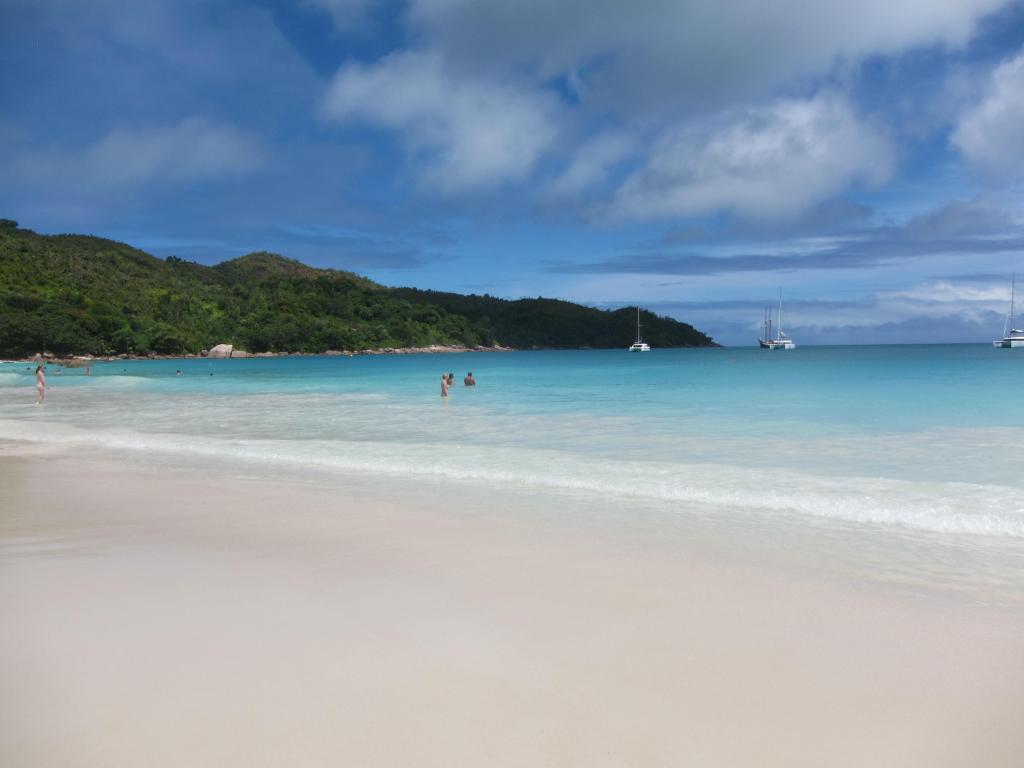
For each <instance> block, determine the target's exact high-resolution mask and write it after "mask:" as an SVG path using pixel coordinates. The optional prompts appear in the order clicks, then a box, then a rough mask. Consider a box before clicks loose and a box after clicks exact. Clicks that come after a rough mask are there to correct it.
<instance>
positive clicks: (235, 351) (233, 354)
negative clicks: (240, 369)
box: [230, 349, 252, 357]
mask: <svg viewBox="0 0 1024 768" xmlns="http://www.w3.org/2000/svg"><path fill="white" fill-rule="evenodd" d="M230 357H252V354H251V353H249V352H246V351H245V350H244V349H232V350H231V355H230Z"/></svg>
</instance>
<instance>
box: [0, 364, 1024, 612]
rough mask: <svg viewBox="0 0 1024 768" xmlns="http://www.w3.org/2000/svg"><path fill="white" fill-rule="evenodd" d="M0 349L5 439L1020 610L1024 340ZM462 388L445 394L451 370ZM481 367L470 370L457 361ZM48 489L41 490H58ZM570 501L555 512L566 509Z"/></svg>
mask: <svg viewBox="0 0 1024 768" xmlns="http://www.w3.org/2000/svg"><path fill="white" fill-rule="evenodd" d="M58 368H59V366H55V365H52V364H51V365H50V366H49V369H48V383H49V384H50V389H49V390H48V393H47V397H46V402H45V403H44V404H43V405H41V406H37V405H36V403H35V401H36V393H35V388H34V375H33V371H34V366H32V365H29V364H27V363H2V364H0V440H3V441H24V442H22V443H21V444H26V443H28V444H33V445H35V446H37V447H38V446H48V447H50V448H54V449H56V450H60V451H61V452H63V453H70V454H76V453H78V454H83V455H89V456H93V457H95V456H106V457H110V458H113V459H115V460H117V461H121V462H124V463H125V464H126V465H127V466H170V465H174V466H178V467H186V468H191V469H192V470H194V471H199V472H203V473H205V474H211V473H224V474H227V475H237V476H239V477H251V476H257V475H258V476H261V477H272V478H273V477H276V478H280V479H281V480H282V482H287V481H289V480H296V479H305V480H308V481H309V482H318V483H327V484H332V483H333V484H334V485H335V487H336V488H337V489H338V493H339V494H344V493H345V492H346V489H351V488H354V487H357V486H358V487H359V488H360V489H362V490H363V491H367V490H369V491H372V490H373V489H377V490H379V491H380V492H381V493H389V494H395V493H402V492H403V491H402V490H401V489H403V488H404V489H405V491H404V492H406V493H408V494H409V495H410V497H412V496H417V497H423V496H431V497H434V498H442V499H444V498H450V499H453V500H457V505H458V507H459V511H460V513H461V514H465V513H467V509H468V510H469V512H470V513H472V511H473V510H479V512H480V513H481V514H485V513H486V514H509V515H531V514H538V512H537V510H538V509H541V508H542V509H544V510H545V511H544V513H543V514H545V515H547V516H548V517H549V518H551V517H555V518H557V517H558V515H564V516H565V519H566V520H567V521H569V520H571V521H572V524H592V525H597V526H612V525H615V526H620V527H621V526H622V525H623V524H625V525H627V526H629V525H632V526H637V527H643V528H646V529H649V530H651V531H654V532H655V533H656V534H657V533H658V532H663V533H664V537H663V538H664V540H665V541H666V542H667V545H669V546H671V545H673V543H674V542H681V543H680V546H688V547H694V548H699V549H700V550H701V551H702V552H704V553H705V554H707V553H711V554H712V555H713V556H718V555H720V556H722V557H739V558H742V560H743V562H746V563H755V564H771V565H774V566H776V567H780V568H788V567H793V568H800V569H801V570H802V571H803V572H806V571H807V569H808V568H810V569H812V571H813V572H814V573H815V574H816V575H817V576H818V577H820V578H822V579H841V580H843V581H845V582H850V581H853V582H855V583H858V584H862V585H864V586H865V588H874V587H878V586H879V585H882V586H884V588H889V589H899V590H903V591H906V592H908V593H909V594H915V595H921V596H925V597H927V598H929V599H931V598H933V597H935V596H936V595H939V596H948V595H950V594H954V595H956V596H958V598H959V599H966V600H969V601H971V602H973V603H974V604H977V605H978V606H982V607H993V606H998V607H1002V608H1007V607H1009V608H1012V609H1024V400H1022V393H1024V350H1020V351H1016V350H996V349H993V348H992V347H991V346H990V345H970V344H966V345H920V346H835V347H801V348H797V349H794V350H788V351H764V350H760V349H757V348H715V349H654V350H653V351H651V352H649V353H632V354H631V353H628V352H627V351H625V350H579V351H549V350H543V351H540V350H539V351H521V352H509V353H462V354H408V355H365V356H353V357H348V356H295V357H275V358H249V359H228V360H207V359H182V360H117V361H111V362H95V363H93V365H92V367H91V375H86V372H85V370H84V369H83V368H64V369H62V370H61V371H60V373H59V374H58ZM449 371H451V372H454V374H455V382H456V383H455V386H453V387H452V389H451V393H450V396H449V397H448V398H447V399H442V398H441V396H440V392H441V386H440V384H441V382H440V380H441V376H442V374H444V373H447V372H449ZM469 371H472V372H473V375H474V377H475V378H476V381H477V382H478V384H477V386H475V387H465V386H463V384H462V381H463V377H464V376H465V374H466V373H467V372H469ZM42 491H43V492H45V489H42ZM556 522H557V521H556Z"/></svg>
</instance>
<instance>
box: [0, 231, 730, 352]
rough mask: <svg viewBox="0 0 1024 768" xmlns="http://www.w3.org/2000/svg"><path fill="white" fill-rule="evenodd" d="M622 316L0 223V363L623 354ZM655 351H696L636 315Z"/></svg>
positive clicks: (685, 335)
mask: <svg viewBox="0 0 1024 768" xmlns="http://www.w3.org/2000/svg"><path fill="white" fill-rule="evenodd" d="M634 322H635V309H634V310H629V309H622V310H617V311H615V312H607V311H602V310H597V309H593V308H590V307H582V306H579V305H577V304H571V303H569V302H565V301H556V300H552V299H523V300H520V301H506V300H503V299H496V298H493V297H490V296H461V295H458V294H451V293H436V292H432V291H419V290H415V289H407V288H386V287H384V286H381V285H378V284H376V283H374V282H372V281H370V280H367V279H366V278H363V277H360V276H358V275H355V274H352V273H350V272H341V271H337V270H328V269H315V268H313V267H309V266H306V265H305V264H302V263H300V262H298V261H294V260H291V259H286V258H284V257H282V256H278V255H275V254H270V253H253V254H249V255H248V256H243V257H241V258H238V259H233V260H231V261H226V262H223V263H221V264H218V265H217V266H214V267H207V266H204V265H201V264H196V263H194V262H189V261H183V260H181V259H177V258H175V257H169V258H167V259H166V260H161V259H158V258H156V257H154V256H151V255H150V254H148V253H145V252H143V251H140V250H138V249H136V248H132V247H131V246H128V245H124V244H122V243H117V242H113V241H111V240H104V239H102V238H97V237H88V236H83V235H37V234H36V233H34V232H32V231H30V230H26V229H19V228H18V227H17V225H16V224H15V223H14V222H13V221H9V220H0V356H6V357H14V356H23V355H28V354H32V353H35V352H38V351H42V350H49V351H52V352H55V353H57V354H85V353H89V354H117V353H130V354H146V353H149V352H155V353H159V354H178V353H188V352H192V353H195V352H198V351H199V350H200V349H203V348H208V347H210V346H212V345H214V344H218V343H222V342H226V343H231V344H234V345H235V346H236V347H239V348H243V349H246V350H249V351H251V352H263V351H277V352H322V351H325V350H328V349H348V350H361V349H376V348H382V347H417V346H429V345H431V344H464V345H467V346H476V345H485V346H492V345H495V344H501V345H504V346H512V347H520V348H528V347H556V348H575V347H624V346H626V345H628V344H629V342H630V341H632V337H633V334H634ZM643 323H644V335H645V337H646V338H647V339H648V340H649V341H650V342H651V344H652V345H653V346H656V347H685V346H709V345H711V344H712V343H713V342H712V341H711V339H710V338H708V337H707V336H705V335H704V334H702V333H700V332H699V331H697V330H695V329H694V328H692V327H691V326H689V325H686V324H685V323H679V322H677V321H675V320H672V319H670V318H664V317H657V316H655V315H652V314H650V313H644V318H643Z"/></svg>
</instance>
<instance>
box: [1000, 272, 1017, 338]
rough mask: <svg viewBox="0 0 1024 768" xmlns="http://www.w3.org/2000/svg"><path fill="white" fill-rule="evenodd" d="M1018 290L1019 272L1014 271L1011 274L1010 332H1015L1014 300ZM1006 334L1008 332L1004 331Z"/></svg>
mask: <svg viewBox="0 0 1024 768" xmlns="http://www.w3.org/2000/svg"><path fill="white" fill-rule="evenodd" d="M1016 292H1017V273H1016V272H1014V273H1012V274H1011V276H1010V317H1009V321H1010V333H1013V300H1014V298H1015V295H1016ZM1003 335H1004V336H1005V335H1006V334H1005V333H1003Z"/></svg>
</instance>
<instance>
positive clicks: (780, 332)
mask: <svg viewBox="0 0 1024 768" xmlns="http://www.w3.org/2000/svg"><path fill="white" fill-rule="evenodd" d="M779 338H780V339H781V338H782V289H781V288H779Z"/></svg>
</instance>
